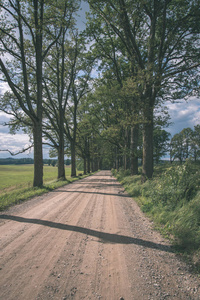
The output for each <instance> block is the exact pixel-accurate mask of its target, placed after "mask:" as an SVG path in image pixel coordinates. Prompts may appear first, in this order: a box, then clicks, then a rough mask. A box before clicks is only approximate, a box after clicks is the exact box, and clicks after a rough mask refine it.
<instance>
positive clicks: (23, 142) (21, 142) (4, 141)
mask: <svg viewBox="0 0 200 300" xmlns="http://www.w3.org/2000/svg"><path fill="white" fill-rule="evenodd" d="M0 141H1V145H0V150H9V151H11V152H12V153H17V152H19V151H21V150H22V149H23V148H26V147H28V146H29V145H30V142H29V137H28V136H27V135H26V134H15V135H11V134H8V133H4V132H0ZM25 156H27V157H33V150H28V151H26V152H25V153H24V154H19V155H17V156H15V157H16V158H19V157H25ZM0 157H1V158H6V157H10V154H9V152H0Z"/></svg>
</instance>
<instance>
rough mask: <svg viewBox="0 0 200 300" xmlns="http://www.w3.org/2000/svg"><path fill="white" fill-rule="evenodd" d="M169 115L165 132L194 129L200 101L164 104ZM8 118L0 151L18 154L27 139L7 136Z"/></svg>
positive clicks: (0, 130) (0, 118)
mask: <svg viewBox="0 0 200 300" xmlns="http://www.w3.org/2000/svg"><path fill="white" fill-rule="evenodd" d="M82 8H83V9H82V11H80V13H79V15H80V17H79V18H78V26H79V28H81V29H82V28H83V27H84V22H85V11H86V10H88V4H87V3H82ZM5 89H6V86H5V85H4V84H2V83H0V93H3V92H4V91H5ZM166 106H167V107H168V111H169V114H170V116H171V120H170V121H171V122H172V123H173V124H172V125H171V126H170V127H169V128H167V129H166V130H167V131H169V132H170V134H171V135H172V136H173V135H174V134H175V133H178V132H180V131H181V130H182V129H183V128H187V127H190V128H192V129H193V128H194V126H195V125H197V124H200V99H197V98H191V99H190V100H189V101H187V102H185V101H182V102H179V103H166ZM8 120H9V116H8V115H5V114H4V113H2V112H0V150H6V149H9V150H10V151H11V152H14V153H16V152H18V151H20V150H21V149H22V148H26V147H28V145H29V144H30V143H29V137H28V136H27V135H25V134H23V133H22V132H19V133H17V134H16V135H11V134H9V129H8V128H7V127H5V126H3V125H2V123H4V122H8ZM48 152H49V149H48V148H45V147H44V158H48ZM7 157H11V156H10V154H9V153H8V152H1V151H0V158H7ZM21 157H26V158H29V157H31V158H32V157H33V152H32V151H27V152H26V153H24V154H19V155H17V156H15V158H21Z"/></svg>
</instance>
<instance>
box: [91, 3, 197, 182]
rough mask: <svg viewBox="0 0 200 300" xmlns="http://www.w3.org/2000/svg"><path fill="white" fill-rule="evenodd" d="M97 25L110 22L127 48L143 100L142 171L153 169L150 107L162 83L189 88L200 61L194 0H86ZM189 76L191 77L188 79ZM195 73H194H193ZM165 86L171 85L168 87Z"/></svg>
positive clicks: (128, 58)
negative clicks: (95, 17)
mask: <svg viewBox="0 0 200 300" xmlns="http://www.w3.org/2000/svg"><path fill="white" fill-rule="evenodd" d="M88 3H89V4H90V7H91V9H92V12H93V14H94V15H98V16H100V18H101V20H100V18H98V19H93V20H94V22H96V26H101V27H103V26H109V27H110V28H111V29H112V31H113V33H114V34H115V35H116V36H118V38H119V39H120V40H121V43H122V44H123V47H125V49H126V57H127V60H128V61H129V62H130V64H131V66H132V68H133V69H134V78H133V81H134V82H135V83H136V86H137V89H138V93H139V95H140V101H141V104H142V106H143V109H142V111H143V118H144V121H143V175H144V178H145V177H148V178H151V177H152V174H153V128H154V126H153V125H154V124H153V120H154V108H155V106H156V104H157V101H159V100H160V99H161V98H160V96H161V91H162V92H164V89H163V87H168V86H171V87H172V88H173V89H174V88H176V87H179V89H181V88H180V86H182V87H183V86H184V92H185V93H188V92H191V89H192V84H193V83H196V82H195V76H194V72H195V71H196V70H197V68H198V67H199V65H200V63H199V43H198V40H199V26H197V27H194V23H195V21H196V22H197V23H199V20H198V15H199V5H198V1H188V0H184V1H176V0H153V1H152V0H147V1H139V0H137V1H132V0H119V1H113V0H109V1H105V0H103V1H97V0H88ZM188 76H190V77H191V78H192V79H194V81H193V80H191V82H188V80H187V79H188ZM193 76H194V77H193ZM167 92H169V90H168V91H167Z"/></svg>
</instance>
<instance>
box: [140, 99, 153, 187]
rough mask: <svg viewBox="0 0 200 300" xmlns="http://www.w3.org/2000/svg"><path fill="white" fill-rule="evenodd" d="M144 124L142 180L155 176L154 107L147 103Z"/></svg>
mask: <svg viewBox="0 0 200 300" xmlns="http://www.w3.org/2000/svg"><path fill="white" fill-rule="evenodd" d="M144 119H145V122H144V125H143V166H142V181H145V180H146V178H149V179H150V178H152V176H153V107H152V106H151V105H146V107H145V109H144Z"/></svg>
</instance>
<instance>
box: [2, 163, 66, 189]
mask: <svg viewBox="0 0 200 300" xmlns="http://www.w3.org/2000/svg"><path fill="white" fill-rule="evenodd" d="M65 170H66V177H70V168H69V167H67V168H66V169H65ZM57 172H58V171H57V168H56V167H52V166H44V184H46V183H48V182H50V181H53V180H56V178H57ZM32 184H33V165H0V194H1V193H4V192H6V191H8V190H14V189H19V188H24V187H31V186H32Z"/></svg>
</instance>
